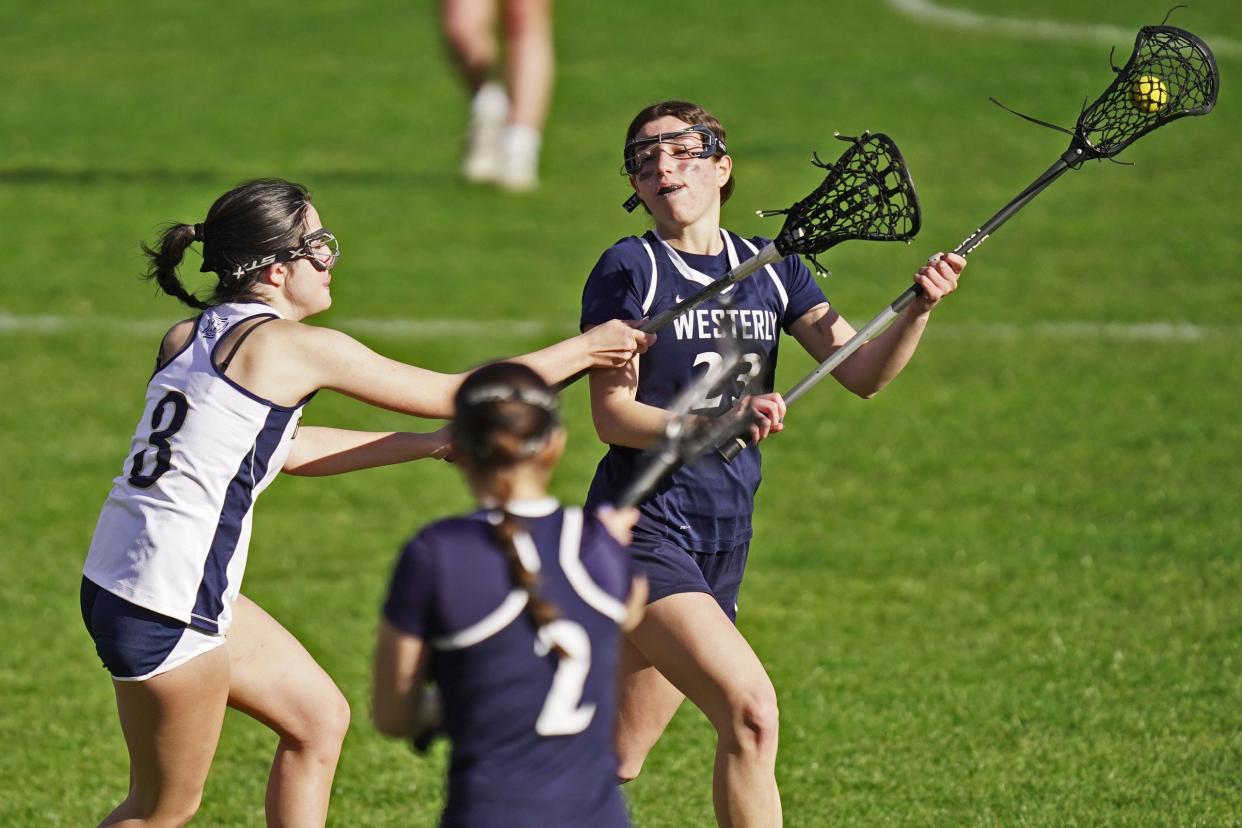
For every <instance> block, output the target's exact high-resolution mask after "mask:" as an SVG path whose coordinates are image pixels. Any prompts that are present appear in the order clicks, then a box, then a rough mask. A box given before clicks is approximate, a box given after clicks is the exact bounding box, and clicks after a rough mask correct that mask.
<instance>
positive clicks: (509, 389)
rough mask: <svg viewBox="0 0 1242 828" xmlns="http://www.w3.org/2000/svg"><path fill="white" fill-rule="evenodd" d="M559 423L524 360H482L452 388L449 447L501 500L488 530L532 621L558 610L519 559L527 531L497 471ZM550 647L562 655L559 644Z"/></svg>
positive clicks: (544, 620)
mask: <svg viewBox="0 0 1242 828" xmlns="http://www.w3.org/2000/svg"><path fill="white" fill-rule="evenodd" d="M559 425H560V420H559V417H558V415H557V405H556V395H555V394H553V393H552V390H551V389H550V388H549V387H548V385H547V383H545V382H544V381H543V380H542V379H540V377H539V375H538V374H536V373H535V372H534V371H532V370H531V369H530V368H527V367H526V366H524V365H518V364H516V363H508V362H500V363H494V364H492V365H486V366H484V367H482V368H480V369H478V370H477V371H475V372H474V373H473V374H471V375H470V376H469V377H467V378H466V381H465V382H463V383H462V386H461V388H460V389H459V390H458V392H457V398H456V416H455V417H454V418H453V423H452V426H451V428H452V433H453V446H454V453H455V454H456V456H457V458H458V461H459V463H460V464H461V465H462V467H463V468H464V469H466V470H467V472H468V473H470V474H474V475H478V476H481V477H486V478H488V479H489V483H490V486H491V487H492V489H493V491H494V493H495V494H496V495H497V496H498V499H499V500H500V501H501V506H500V508H499V510H498V517H497V519H496V520H494V521H493V533H494V535H495V538H496V540H497V542H498V543H499V545H500V548H501V550H502V551H503V553H504V556H505V562H506V563H507V564H508V566H509V574H510V577H511V578H512V579H513V583H514V585H515V586H517V587H518V588H520V589H522V590H524V591H525V592H526V595H527V604H526V607H527V611H528V612H529V613H530V618H531V621H533V622H534V624H535V626H536V627H544V626H546V625H547V624H550V623H551V622H553V621H555V620H556V619H557V618H559V617H560V612H559V611H558V610H557V608H556V606H555V605H553V604H552V603H551V602H549V601H546V600H544V599H543V597H542V596H541V595H540V583H539V573H538V572H537V571H535V569H534V568H532V567H530V566H528V565H527V564H526V563H525V562H524V561H523V560H522V555H521V553H520V552H519V551H518V543H519V537H520V536H524V537H526V538H527V539H529V536H526V535H525V532H524V527H523V525H522V520H521V518H519V517H518V516H517V515H514V514H513V513H511V512H509V511H508V510H507V509H506V508H505V507H504V503H505V502H506V501H507V500H508V499H509V492H508V485H507V482H506V481H505V480H504V479H503V478H502V477H499V476H496V472H498V471H501V470H503V469H506V468H511V467H513V466H515V465H517V464H518V463H521V462H524V461H527V460H529V459H530V458H532V457H534V456H535V455H536V454H538V453H539V452H540V451H541V450H543V448H544V446H546V445H547V444H548V440H549V439H550V438H551V437H552V434H553V432H554V431H555V430H556V428H557V427H558V426H559ZM554 649H555V650H556V652H557V654H558V655H564V652H563V651H562V650H561V649H560V647H559V646H558V647H554Z"/></svg>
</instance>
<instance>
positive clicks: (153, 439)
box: [129, 391, 190, 489]
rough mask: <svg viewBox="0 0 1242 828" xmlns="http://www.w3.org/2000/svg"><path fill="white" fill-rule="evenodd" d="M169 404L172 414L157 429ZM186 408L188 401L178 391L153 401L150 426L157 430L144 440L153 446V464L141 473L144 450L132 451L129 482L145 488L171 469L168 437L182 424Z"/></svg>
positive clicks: (145, 460) (145, 455)
mask: <svg viewBox="0 0 1242 828" xmlns="http://www.w3.org/2000/svg"><path fill="white" fill-rule="evenodd" d="M169 406H171V407H172V416H171V417H169V418H168V424H167V425H165V426H164V427H163V428H159V425H160V423H161V422H162V421H163V420H164V411H165V409H167V408H168V407H169ZM189 408H190V402H189V400H187V399H186V398H185V394H182V393H181V392H180V391H169V392H168V393H167V394H165V395H164V398H163V399H162V400H160V401H159V402H158V403H156V404H155V410H153V411H152V412H151V428H153V429H158V430H156V431H152V432H151V434H150V436H148V437H147V442H148V443H150V444H151V445H152V446H154V447H155V466H154V468H152V469H151V473H150V474H142V469H143V467H144V466H145V465H146V463H147V451H148V449H145V448H144V449H143V450H142V451H140V452H138V453H137V454H135V455H134V462H133V465H131V466H130V468H129V482H130V484H131V485H133V486H137V487H138V488H139V489H146V488H148V487H150V486H152V485H154V483H155V481H157V480H159V479H160V477H161V476H162V475H163V474H164V472H166V471H168V470H169V469H170V468H172V445H171V444H170V443H169V442H168V440H169V438H171V437H172V436H173V435H174V434H176V433H177V432H178V431H180V430H181V426H183V425H185V413H186V411H188V410H189Z"/></svg>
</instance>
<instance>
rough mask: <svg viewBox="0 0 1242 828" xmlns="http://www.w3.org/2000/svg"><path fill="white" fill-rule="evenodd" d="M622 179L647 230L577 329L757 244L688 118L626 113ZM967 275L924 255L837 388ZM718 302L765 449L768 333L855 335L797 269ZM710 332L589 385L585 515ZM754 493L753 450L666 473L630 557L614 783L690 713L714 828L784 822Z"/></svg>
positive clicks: (666, 339)
mask: <svg viewBox="0 0 1242 828" xmlns="http://www.w3.org/2000/svg"><path fill="white" fill-rule="evenodd" d="M624 170H625V172H626V174H627V176H628V181H629V185H630V187H631V188H632V189H633V191H634V199H635V200H636V201H635V203H641V204H642V205H644V207H645V208H646V210H647V212H649V213H650V215H651V218H652V222H653V224H654V228H653V229H652V230H649V231H648V232H646V233H645V234H644V235H643V236H642V237H641V238H636V237H629V238H626V239H622V240H621V241H619V242H617V243H616V244H615V245H613V246H612V247H611V248H609V249H608V250H607V251H605V252H604V254H603V255H602V256H601V257H600V260H599V263H598V264H597V265H596V266H595V269H594V270H593V271H592V273H591V276H590V277H589V278H588V281H587V285H586V288H585V290H584V291H583V312H582V325H583V328H584V329H591V326H592V325H598V324H603V323H605V322H608V321H615V320H616V318H617V317H621V316H625V315H626V314H633V315H634V316H648V315H649V316H655V315H657V314H659V313H660V312H662V311H664V310H665V309H667V308H669V307H672V306H674V305H675V304H676V303H677V302H678V301H679V300H680V298H681V297H682V296H683V295H684V296H688V295H690V294H691V293H693V292H694V291H695V290H696V289H697V288H698V287H699V286H700V285H702V284H706V283H708V282H710V281H712V280H714V279H718V278H720V277H721V276H723V275H724V273H725V272H726V271H727V270H728V269H729V268H730V267H731V266H733V265H735V264H736V263H737V261H738V260H739V259H740V258H745V257H746V256H748V255H750V254H751V253H752V252H754V251H755V250H757V249H758V248H759V247H761V246H762V245H763V244H765V243H766V241H767V240H766V239H758V238H755V239H747V238H744V237H741V236H738V235H736V234H733V233H729V232H727V231H725V230H723V229H722V228H721V226H720V208H721V205H722V203H723V202H724V201H725V199H727V198H728V196H729V194H730V193H731V192H732V190H733V159H732V157H731V156H729V155H728V154H727V153H726V151H725V131H724V128H723V127H722V126H721V125H720V122H719V121H717V120H716V118H715V117H713V116H712V115H711V113H709V112H707V111H706V110H705V109H703V108H702V107H701V106H698V105H696V104H693V103H689V102H685V101H665V102H663V103H659V104H655V105H653V106H650V107H647V108H645V109H643V110H642V111H641V112H639V113H638V115H637V116H635V118H634V120H633V121H632V122H631V123H630V126H629V129H628V131H627V132H626V135H625V150H624ZM965 264H966V261H965V259H963V258H961V257H960V256H954V255H952V254H949V255H944V254H936V255H935V256H933V257H932V258H931V259H930V260H929V262H928V264H927V265H926V266H924V267H922V268H920V269H919V270H918V272H917V273H916V274H915V276H914V281H915V282H917V283H918V284H919V285H921V286H922V288H923V295H922V297H921V298H920V299H919V300H917V301H916V302H914V303H912V304H911V305H910V307H909V308H907V309H906V311H905V312H903V313H902V314H901V315H900V316H899V317H898V318H897V319H896V320H895V321H894V323H893V324H892V326H891V327H889V329H888V330H887V331H885V332H884V333H883V334H881V335H880V336H877V337H875V338H874V339H873V340H872V341H871V342H869V343H867V344H866V345H864V346H863V347H862V348H860V349H859V350H858V352H857V353H855V354H854V355H853V356H852V357H851V358H850V359H848V360H846V361H845V362H844V363H843V364H842V365H841V366H840V367H839V368H838V369H837V370H836V371H835V372H834V373H833V376H834V377H836V379H837V380H838V381H839V382H840V383H841V384H842V385H844V386H845V387H846V388H848V389H849V390H850V391H853V392H854V393H856V394H858V395H860V396H863V397H870V396H871V395H873V394H875V393H876V392H878V391H879V390H880V389H881V388H883V387H884V386H885V385H886V384H887V383H888V382H889V380H891V379H892V378H893V377H895V376H896V375H897V374H898V373H899V372H900V371H901V369H902V368H903V367H904V366H905V365H906V363H907V362H908V361H909V359H910V357H911V356H912V355H913V353H914V350H915V348H916V347H917V345H918V342H919V339H920V337H921V336H922V333H923V329H924V327H925V326H926V325H927V320H928V315H929V314H930V312H931V310H932V308H933V307H935V305H936V304H937V303H938V302H939V301H940V300H941V298H943V297H944V296H945V295H947V294H948V293H951V292H952V291H953V290H954V289H955V288H956V287H957V279H958V275H959V274H960V272H961V270H962V268H963V267H964V266H965ZM726 295H727V296H728V298H729V299H730V306H729V313H730V314H734V316H732V317H730V318H731V319H734V320H736V321H735V322H733V323H732V324H733V325H734V326H735V328H736V336H737V338H738V340H739V341H740V345H741V347H742V349H743V351H744V352H745V355H746V357H747V364H748V366H749V368H750V374H749V376H750V377H753V378H754V385H757V386H758V392H761V393H757V394H756V396H754V397H752V398H751V399H750V400H749V405H750V406H751V408H752V409H753V410H754V411H755V412H756V413H758V414H759V415H760V422H759V426H758V429H757V430H756V433H755V434H754V436H755V437H757V438H759V439H762V438H764V437H766V436H767V435H768V433H769V432H770V431H771V432H775V431H779V430H780V428H781V422H780V421H781V418H782V417H783V416H784V413H785V404H784V401H783V400H782V399H781V398H780V395H779V394H776V393H772V384H773V378H774V374H775V369H776V360H777V353H778V350H777V349H778V344H779V340H780V333H781V331H784V332H786V333H788V334H791V335H792V336H793V338H794V339H796V340H797V342H798V344H799V345H801V346H802V347H803V348H804V349H805V350H806V351H807V352H808V353H809V354H810V355H811V356H812V357H814V358H815V360H816V361H822V360H824V359H826V358H827V357H828V356H829V355H830V354H831V353H832V352H833V351H835V350H836V349H837V348H838V347H840V346H841V345H842V344H843V343H844V342H846V341H847V340H848V339H849V338H850V336H852V335H853V333H854V329H853V328H852V327H851V326H850V324H849V323H848V322H847V321H846V320H845V318H844V317H842V316H841V315H840V314H839V313H838V312H837V311H836V310H835V309H834V308H833V307H832V306H831V305H829V304H828V302H827V300H826V299H825V298H824V295H823V293H822V291H821V290H820V288H819V286H818V285H817V284H816V283H815V282H814V280H813V279H812V277H811V275H810V273H809V272H808V271H807V269H806V267H805V265H803V264H802V263H801V262H800V261H799V260H798V259H797V257H790V258H787V259H784V260H782V261H781V262H779V263H777V264H775V265H773V266H771V267H768V268H765V271H764V272H763V273H757V274H755V275H754V276H752V277H751V278H750V279H747V280H746V281H744V282H740V283H738V284H737V285H736V286H734V287H733V288H730V289H729V291H727V292H726ZM713 314H714V316H713ZM723 318H725V317H724V315H723V311H722V310H720V309H719V306H709V307H708V308H707V309H704V310H702V311H695V312H692V313H691V314H690V315H689V316H688V317H687V322H686V323H684V324H674V325H670V326H669V328H668V329H667V330H666V332H665V334H664V335H663V336H662V337H661V338H660V341H659V342H658V343H656V344H655V345H653V347H652V348H651V349H650V350H649V351H648V352H647V353H646V354H645V355H644V356H643V357H642V359H641V360H637V359H636V360H633V361H632V362H630V363H628V364H626V365H625V366H623V367H621V368H618V369H615V370H606V371H596V372H594V373H593V374H592V375H591V409H592V414H593V418H594V421H595V427H596V430H597V432H598V433H599V436H600V438H601V439H602V440H603V441H604V442H606V443H608V444H609V445H610V448H609V452H608V455H607V456H606V457H605V458H604V459H603V461H601V463H600V466H599V470H598V471H597V473H596V477H595V481H594V482H593V483H592V486H591V492H590V494H589V495H588V497H587V503H588V505H594V504H596V503H602V502H609V501H611V500H612V499H613V498H615V496H616V495H617V494H618V491H619V487H620V485H623V483H624V481H625V480H626V479H628V477H629V475H630V474H631V473H632V472H631V470H632V468H633V466H634V464H635V462H636V460H637V457H638V455H639V453H640V452H641V451H642V450H645V449H648V448H650V447H651V446H653V445H654V444H655V443H656V442H657V441H658V440H659V438H660V436H661V435H662V434H663V432H664V429H665V425H666V423H667V421H668V416H669V415H668V412H667V411H666V410H665V408H666V407H667V406H668V405H669V403H670V401H671V400H672V398H673V397H674V396H675V395H676V394H677V393H678V392H679V391H680V390H681V389H682V388H683V387H684V386H685V385H687V384H688V383H689V382H690V381H691V380H692V378H693V376H694V375H695V374H696V373H701V371H702V369H701V368H700V367H699V366H701V365H703V364H707V365H712V364H714V363H715V362H716V361H718V360H719V358H720V357H719V353H718V351H719V345H718V344H717V340H718V338H719V336H720V334H719V333H718V332H717V327H718V323H717V321H715V320H719V319H723ZM739 379H746V377H741V378H739ZM738 385H739V388H738V389H735V390H737V391H740V386H741V385H742V383H740V382H739V383H738ZM735 402H736V400H735V399H733V398H731V397H730V396H729V395H727V394H722V395H720V396H717V397H713V398H711V399H705V400H702V401H701V403H699V404H698V405H696V407H695V408H694V410H695V411H697V412H699V413H700V414H703V415H706V416H714V415H717V414H721V413H723V412H724V411H727V410H729V409H730V408H731V407H732V406H733V405H734V404H735ZM759 478H760V458H759V451H758V448H756V447H753V446H752V447H751V448H749V449H747V450H746V451H745V452H743V453H742V454H741V455H740V456H739V457H738V458H737V460H735V461H734V462H733V463H731V464H727V463H725V462H724V461H723V460H721V459H720V458H718V457H715V456H714V455H709V456H708V457H705V458H703V459H702V460H700V461H699V462H696V463H695V464H693V465H690V466H686V467H684V468H682V469H680V470H678V471H677V472H674V474H673V475H672V476H671V477H670V478H669V479H668V480H667V481H666V482H665V483H664V484H662V485H661V487H660V488H659V489H657V491H656V492H655V493H654V494H653V495H652V496H651V497H649V498H648V499H647V500H646V501H645V502H644V503H642V504H640V506H639V511H640V515H641V516H640V518H639V520H638V523H637V524H636V525H635V527H634V532H633V535H634V537H633V542H632V543H631V544H630V554H631V556H632V557H633V559H634V561H635V563H636V564H637V565H638V568H639V570H640V571H642V572H643V573H644V574H645V575H646V576H647V580H648V582H649V584H650V597H649V599H648V600H649V601H650V604H649V606H648V608H647V614H646V615H645V616H644V620H643V621H642V622H641V623H640V624H639V625H638V626H637V627H636V628H635V629H634V631H633V632H631V633H630V634H629V637H628V642H627V644H626V647H625V649H624V651H623V653H622V659H621V676H622V689H621V697H620V702H619V707H618V723H619V724H618V740H617V749H618V753H619V758H620V763H621V764H620V775H621V778H622V779H633V778H634V777H636V776H637V775H638V773H639V770H640V769H641V768H642V764H643V761H644V759H645V758H646V756H647V754H648V752H649V751H650V750H651V749H652V747H654V745H655V743H656V741H657V740H658V739H659V738H660V735H661V734H662V733H663V732H664V728H665V727H666V726H667V725H668V723H669V721H670V720H671V719H672V717H673V714H674V713H675V712H676V711H677V708H678V707H679V706H680V705H681V702H682V700H683V698H685V697H689V698H690V700H691V701H693V702H694V703H695V704H696V705H697V706H698V707H699V708H700V709H701V710H702V711H703V712H704V714H706V716H707V717H708V719H709V720H711V722H712V724H713V725H714V726H715V729H716V733H717V743H716V762H715V768H714V770H715V775H714V780H713V786H712V793H713V799H714V804H715V810H716V819H717V821H718V823H719V824H721V825H730V826H751V825H761V826H773V825H779V824H780V822H781V804H780V797H779V794H778V792H777V787H776V774H775V770H776V744H777V706H776V692H775V690H774V689H773V687H772V682H771V680H770V679H769V678H768V675H767V672H766V671H765V670H764V668H763V664H762V663H761V662H760V661H759V659H758V658H757V657H756V655H755V653H754V651H753V650H752V649H751V647H750V645H749V644H748V643H747V641H746V639H745V638H744V637H743V636H742V635H741V634H740V633H739V632H738V630H737V628H736V627H735V626H734V624H733V621H734V617H735V615H736V612H737V597H738V591H739V589H740V587H741V582H742V574H743V571H744V569H745V566H746V561H747V556H748V553H749V544H750V538H751V527H750V515H751V511H752V509H753V498H754V494H755V491H756V489H757V488H758V486H759Z"/></svg>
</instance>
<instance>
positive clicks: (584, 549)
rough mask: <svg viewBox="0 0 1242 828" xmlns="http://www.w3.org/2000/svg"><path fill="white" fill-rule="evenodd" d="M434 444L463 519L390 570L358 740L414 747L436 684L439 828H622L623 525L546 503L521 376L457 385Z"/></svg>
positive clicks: (503, 373) (547, 409)
mask: <svg viewBox="0 0 1242 828" xmlns="http://www.w3.org/2000/svg"><path fill="white" fill-rule="evenodd" d="M450 429H451V431H452V445H453V459H454V461H455V462H456V463H457V464H458V466H459V467H460V468H461V470H462V472H463V473H464V474H465V477H466V480H467V482H468V483H469V485H470V489H471V491H472V492H473V493H474V496H475V498H476V499H477V501H478V503H479V509H478V510H477V511H475V512H474V513H472V514H470V515H466V516H464V517H456V518H449V519H447V520H441V521H439V522H437V523H433V524H431V525H430V526H428V527H426V528H425V529H423V530H422V531H421V532H420V533H419V534H418V535H417V536H416V537H415V538H414V539H413V540H412V541H410V543H409V544H408V545H407V546H406V547H405V549H404V550H403V551H402V553H401V556H400V558H399V559H398V561H397V566H396V570H395V572H394V574H393V577H392V583H391V585H390V586H389V591H388V599H387V601H386V602H385V604H384V611H383V621H382V623H381V627H380V633H379V644H378V648H377V650H376V654H375V694H374V717H375V724H376V726H377V727H378V728H379V729H380V730H381V731H382V732H384V733H386V734H388V735H390V736H404V737H411V736H414V735H415V734H416V733H418V731H419V730H420V729H422V728H423V727H425V726H426V725H427V724H428V723H427V722H425V721H421V719H422V718H424V715H423V714H420V712H419V705H418V704H417V700H418V699H419V698H420V694H421V692H422V687H423V684H424V682H425V681H426V680H428V679H432V680H434V681H435V682H436V684H437V685H438V688H439V694H440V699H441V704H442V706H443V717H444V729H445V731H446V732H447V734H448V736H449V738H450V740H451V741H452V746H453V748H452V761H451V764H450V768H449V779H448V797H447V800H448V801H447V803H446V805H445V809H444V815H443V817H442V820H441V823H440V824H441V825H443V826H467V825H468V826H474V828H487V826H504V828H523V826H529V827H530V828H580V826H591V827H592V828H611V826H626V825H628V824H629V821H628V820H627V818H626V814H625V807H624V805H623V803H622V801H621V795H620V793H619V792H618V790H617V786H616V774H617V756H616V750H615V748H614V746H613V733H614V727H615V720H614V717H615V712H616V680H617V661H618V658H619V656H620V644H621V634H620V630H619V629H618V627H619V626H626V627H629V626H632V624H633V622H634V620H636V618H637V616H638V614H639V613H641V611H642V605H643V602H644V600H645V597H646V589H645V583H644V582H643V581H642V579H641V576H638V577H635V576H633V574H632V573H631V566H630V562H629V559H628V558H627V556H626V554H625V550H624V548H623V546H622V544H623V543H626V542H628V539H629V538H628V532H629V527H630V526H631V525H633V521H634V519H635V518H636V517H637V513H636V512H634V510H632V509H630V510H626V512H625V513H609V512H605V513H604V514H603V515H602V516H601V517H602V518H603V519H604V520H605V521H607V523H604V522H601V520H600V519H598V518H597V517H596V516H594V515H585V516H584V515H583V513H582V512H581V511H580V510H579V509H576V508H564V507H561V506H560V505H559V504H558V503H557V502H556V501H555V500H554V499H553V498H551V497H549V496H548V479H549V478H550V476H551V474H552V469H553V467H554V466H555V465H556V463H557V460H558V459H559V458H560V456H561V452H562V450H563V449H564V446H565V432H564V431H563V430H562V428H561V426H560V424H559V422H558V418H557V403H556V396H555V395H554V394H553V392H552V390H551V389H550V388H549V387H548V386H547V384H545V383H544V382H543V381H542V380H540V379H539V377H538V375H536V374H535V373H534V372H533V371H531V370H530V369H529V368H525V367H524V366H521V365H516V364H513V363H497V364H494V365H489V366H486V367H483V368H480V369H479V370H477V371H475V372H474V373H473V374H471V375H470V376H469V377H468V378H467V379H466V381H465V382H464V383H462V386H461V390H460V391H459V392H458V394H457V415H456V417H454V419H453V422H452V425H451V426H450Z"/></svg>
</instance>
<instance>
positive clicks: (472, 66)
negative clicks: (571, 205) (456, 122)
mask: <svg viewBox="0 0 1242 828" xmlns="http://www.w3.org/2000/svg"><path fill="white" fill-rule="evenodd" d="M441 10H442V23H443V30H444V36H445V39H446V41H447V42H448V45H449V48H450V50H451V52H452V54H453V58H454V60H455V62H456V64H457V67H458V70H459V72H460V73H461V76H462V79H463V80H464V81H465V83H466V87H467V89H468V90H469V91H470V94H471V96H472V98H471V103H470V125H469V127H468V128H467V132H466V146H465V152H464V155H463V158H462V175H463V177H465V179H466V180H467V181H472V182H476V183H488V184H496V185H498V186H500V187H502V188H504V189H507V190H532V189H534V188H535V187H537V186H538V184H539V147H540V144H541V143H542V136H543V125H544V121H545V120H546V119H547V115H548V107H549V105H550V103H551V99H552V85H553V77H554V74H555V52H554V48H553V43H552V3H551V0H443V4H442V7H441ZM498 23H499V26H500V30H501V32H502V34H503V38H502V39H498V38H497V36H496V30H497V26H498ZM502 52H503V55H502ZM502 57H503V67H504V71H503V74H502V78H497V77H496V67H497V66H498V65H499V64H500V63H501V58H502Z"/></svg>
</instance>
